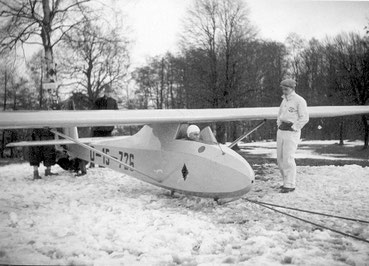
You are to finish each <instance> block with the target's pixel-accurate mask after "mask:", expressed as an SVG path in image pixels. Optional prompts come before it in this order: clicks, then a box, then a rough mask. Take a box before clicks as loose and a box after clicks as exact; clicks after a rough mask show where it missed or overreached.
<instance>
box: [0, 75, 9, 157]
mask: <svg viewBox="0 0 369 266" xmlns="http://www.w3.org/2000/svg"><path fill="white" fill-rule="evenodd" d="M7 86H8V73H7V71H6V70H5V76H4V111H5V110H6V98H7V94H8V93H7ZM4 150H5V129H3V132H2V138H1V153H0V156H1V158H4Z"/></svg>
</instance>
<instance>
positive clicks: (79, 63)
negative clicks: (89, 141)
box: [0, 0, 129, 110]
mask: <svg viewBox="0 0 369 266" xmlns="http://www.w3.org/2000/svg"><path fill="white" fill-rule="evenodd" d="M105 11H106V12H105V14H104V13H103V12H102V11H101V6H96V2H93V1H89V0H33V1H24V0H15V1H11V2H9V1H5V0H0V19H2V22H3V24H2V26H1V27H0V54H1V55H2V58H5V59H2V64H1V67H0V73H1V74H3V76H4V77H5V76H7V75H10V74H9V73H11V74H12V76H11V77H10V76H9V77H8V78H3V79H2V81H3V84H4V85H3V86H2V91H1V92H2V95H1V96H3V97H2V98H3V99H4V101H3V102H2V105H3V106H2V107H3V109H4V110H5V109H8V108H12V109H20V108H21V109H35V108H41V106H43V102H45V101H46V100H47V99H46V97H43V96H44V94H45V89H43V87H45V83H50V82H56V90H55V94H56V95H57V96H60V95H59V94H63V93H65V94H68V95H69V94H70V93H71V92H73V93H74V94H78V95H79V94H80V93H81V92H82V93H83V95H84V96H85V97H84V103H87V104H86V105H85V106H84V108H89V107H91V105H92V104H93V102H94V101H95V100H96V99H97V97H98V96H99V94H100V93H101V90H102V86H103V85H104V84H107V83H109V84H111V85H112V86H113V87H122V84H124V82H126V80H127V76H128V67H129V53H128V46H129V41H128V39H127V38H126V37H125V32H124V30H125V28H126V26H125V25H124V24H123V20H122V17H121V15H119V14H118V13H114V12H113V11H112V10H105ZM106 13H108V14H109V21H107V20H105V19H104V17H105V16H108V15H107V14H106ZM112 17H113V19H111V18H112ZM34 44H39V47H40V48H41V47H42V50H39V52H37V53H35V54H34V55H33V57H32V58H31V60H29V61H28V62H26V64H24V62H25V61H24V59H25V58H24V56H23V54H22V55H20V56H19V49H18V48H23V49H24V47H26V48H27V47H29V46H30V45H34ZM27 45H28V46H27ZM33 47H35V46H33ZM17 49H18V50H17ZM17 57H18V58H19V57H21V59H22V60H17ZM10 65H13V66H14V67H13V70H12V68H11V67H9V66H10ZM14 70H16V71H14ZM16 80H17V81H16ZM10 81H12V82H13V83H17V84H18V83H21V85H22V86H23V87H24V88H27V89H28V90H29V92H32V93H30V95H29V96H33V95H35V94H36V93H35V92H37V96H38V97H36V99H34V97H28V99H32V102H29V103H28V104H27V105H22V104H21V103H19V104H13V105H9V104H8V103H7V100H8V99H10V98H12V96H13V95H16V94H17V93H14V91H11V90H16V91H17V92H19V89H16V88H14V86H11V87H12V89H11V90H7V88H8V87H7V84H5V83H8V82H10ZM42 83H44V84H42ZM24 96H25V98H27V96H26V95H24ZM18 98H19V100H20V101H21V99H22V95H19V97H18ZM64 98H65V97H64Z"/></svg>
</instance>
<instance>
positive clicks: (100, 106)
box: [92, 84, 118, 137]
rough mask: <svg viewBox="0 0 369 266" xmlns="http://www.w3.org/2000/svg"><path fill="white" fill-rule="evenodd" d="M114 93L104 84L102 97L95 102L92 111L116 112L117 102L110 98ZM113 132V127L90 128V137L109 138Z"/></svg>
mask: <svg viewBox="0 0 369 266" xmlns="http://www.w3.org/2000/svg"><path fill="white" fill-rule="evenodd" d="M113 93H114V91H113V90H112V88H111V87H110V86H109V85H108V84H106V85H104V96H103V97H100V98H98V99H97V100H96V102H95V104H94V108H93V109H94V110H117V109H118V104H117V101H116V100H115V99H114V98H113V97H112V96H113ZM113 130H114V126H108V127H106V126H105V127H94V128H92V137H109V136H111V132H112V131H113Z"/></svg>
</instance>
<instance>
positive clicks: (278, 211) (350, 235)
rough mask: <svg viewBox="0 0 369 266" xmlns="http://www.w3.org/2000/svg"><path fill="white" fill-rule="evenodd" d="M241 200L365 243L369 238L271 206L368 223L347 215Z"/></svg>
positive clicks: (368, 241)
mask: <svg viewBox="0 0 369 266" xmlns="http://www.w3.org/2000/svg"><path fill="white" fill-rule="evenodd" d="M243 200H245V201H247V202H250V203H254V204H256V205H259V206H262V207H264V208H267V209H269V210H272V211H275V212H277V213H280V214H284V215H286V216H289V217H291V218H294V219H297V220H300V221H303V222H305V223H308V224H312V225H314V226H317V227H320V228H323V229H326V230H329V231H332V232H335V233H337V234H341V235H343V236H346V237H351V238H354V239H356V240H359V241H362V242H365V243H369V240H367V239H364V238H361V237H357V236H355V235H352V234H348V233H345V232H342V231H339V230H336V229H333V228H330V227H328V226H325V225H322V224H318V223H314V222H311V221H309V220H306V219H303V218H301V217H298V216H295V215H292V214H289V213H287V212H283V211H280V210H277V209H275V208H273V207H271V206H274V207H277V208H284V209H290V210H294V211H299V212H306V213H311V214H316V215H322V216H326V217H332V218H337V219H342V220H349V221H354V222H360V223H368V224H369V221H365V220H360V219H355V218H349V217H343V216H337V215H331V214H326V213H320V212H315V211H309V210H303V209H299V208H293V207H287V206H281V205H277V204H272V203H267V202H261V201H256V200H250V199H246V198H243Z"/></svg>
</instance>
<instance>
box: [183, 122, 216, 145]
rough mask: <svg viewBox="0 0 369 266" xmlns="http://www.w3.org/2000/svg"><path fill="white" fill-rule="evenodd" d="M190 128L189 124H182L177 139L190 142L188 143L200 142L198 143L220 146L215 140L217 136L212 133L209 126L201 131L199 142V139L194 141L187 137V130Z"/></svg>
mask: <svg viewBox="0 0 369 266" xmlns="http://www.w3.org/2000/svg"><path fill="white" fill-rule="evenodd" d="M191 126H192V125H191ZM189 127H190V125H189V124H181V125H180V126H179V128H178V132H177V135H176V139H181V140H188V141H198V142H201V143H205V144H209V145H212V144H218V142H217V140H216V138H215V136H214V134H213V132H212V131H211V128H210V127H209V126H207V127H204V128H203V129H202V130H201V131H200V137H199V138H198V140H197V139H196V140H194V139H190V138H189V136H188V135H187V130H188V129H189ZM190 129H191V128H190Z"/></svg>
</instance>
